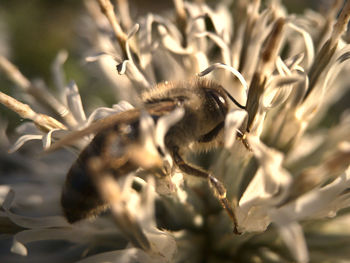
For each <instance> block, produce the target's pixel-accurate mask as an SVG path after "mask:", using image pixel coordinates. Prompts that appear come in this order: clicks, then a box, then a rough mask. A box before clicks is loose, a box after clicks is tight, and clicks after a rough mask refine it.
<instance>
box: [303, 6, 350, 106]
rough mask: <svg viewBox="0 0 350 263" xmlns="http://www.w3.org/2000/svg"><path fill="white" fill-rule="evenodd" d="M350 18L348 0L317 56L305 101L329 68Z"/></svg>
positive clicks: (310, 72)
mask: <svg viewBox="0 0 350 263" xmlns="http://www.w3.org/2000/svg"><path fill="white" fill-rule="evenodd" d="M349 18H350V1H349V0H347V1H346V3H345V5H344V7H343V9H342V11H341V13H340V15H339V18H338V19H337V22H336V23H335V25H334V27H333V31H332V35H331V37H330V38H329V39H328V40H327V41H326V43H325V44H324V45H323V47H322V48H321V50H320V52H319V53H318V55H317V56H316V58H315V60H314V63H313V64H312V66H311V68H310V71H309V79H310V84H309V88H308V90H307V91H306V93H305V96H304V101H305V100H306V98H307V97H308V96H309V94H310V93H311V91H312V90H313V89H314V87H315V85H316V83H317V81H318V78H319V76H321V75H322V72H323V71H324V69H325V68H326V67H327V65H328V64H329V61H330V60H331V58H332V57H333V55H334V53H335V51H336V49H337V46H338V42H339V40H340V38H341V36H342V34H343V33H344V32H345V31H346V29H347V25H348V22H349Z"/></svg>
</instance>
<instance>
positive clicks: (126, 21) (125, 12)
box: [116, 0, 133, 30]
mask: <svg viewBox="0 0 350 263" xmlns="http://www.w3.org/2000/svg"><path fill="white" fill-rule="evenodd" d="M116 4H117V7H118V10H119V14H120V19H121V22H122V25H123V26H124V27H125V28H126V29H127V30H129V29H131V27H132V24H133V23H132V20H131V18H130V11H129V1H128V0H116Z"/></svg>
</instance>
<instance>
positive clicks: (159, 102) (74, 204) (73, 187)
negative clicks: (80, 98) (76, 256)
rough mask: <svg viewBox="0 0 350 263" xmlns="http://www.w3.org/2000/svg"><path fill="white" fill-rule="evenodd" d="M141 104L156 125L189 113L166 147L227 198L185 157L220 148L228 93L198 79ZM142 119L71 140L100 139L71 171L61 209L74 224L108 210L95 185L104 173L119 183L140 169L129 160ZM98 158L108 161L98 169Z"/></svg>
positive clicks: (135, 114)
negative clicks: (173, 115) (172, 115)
mask: <svg viewBox="0 0 350 263" xmlns="http://www.w3.org/2000/svg"><path fill="white" fill-rule="evenodd" d="M142 100H143V102H144V104H145V109H146V110H147V111H148V113H149V114H150V116H151V117H152V118H153V120H154V121H155V122H157V120H158V119H159V118H160V117H161V116H164V115H166V114H168V113H170V112H171V111H173V110H174V109H176V108H177V107H182V108H183V109H184V116H183V117H182V118H181V119H180V120H179V121H178V122H177V123H176V124H174V125H173V126H171V127H170V128H169V130H168V132H167V133H166V135H165V137H164V144H165V147H166V148H167V150H168V151H169V152H170V154H171V156H172V158H173V159H174V163H175V165H176V166H177V167H178V168H179V169H180V170H182V171H183V172H185V173H188V174H191V175H194V176H199V177H204V178H207V179H209V181H210V182H211V183H212V184H214V187H216V188H218V189H217V192H219V194H220V191H221V192H223V191H224V190H223V189H222V185H221V183H220V184H219V182H217V180H216V179H213V178H212V177H210V175H209V174H208V173H207V172H205V171H203V170H201V169H200V168H196V167H193V166H191V165H189V164H187V163H186V162H184V160H183V159H182V155H183V154H184V153H185V152H186V151H188V149H189V148H194V149H196V150H198V149H199V150H201V149H208V148H211V147H215V146H217V144H218V143H220V138H221V135H222V132H223V127H224V121H225V117H226V114H227V112H228V101H227V96H226V91H225V90H224V89H223V88H222V87H221V86H220V85H218V84H216V83H214V82H211V81H207V80H199V79H195V80H192V81H188V82H183V83H179V84H173V83H162V84H159V85H157V86H156V87H155V88H154V89H153V90H151V91H150V92H148V93H146V94H144V95H143V96H142ZM140 113H141V111H140V110H131V111H126V112H122V113H118V114H116V115H118V116H112V117H110V118H108V117H107V118H106V119H105V120H101V121H99V122H97V123H96V124H93V125H94V128H90V131H87V132H84V131H83V132H78V133H77V135H72V136H71V138H74V137H78V136H79V134H84V133H85V134H87V133H90V132H91V133H96V135H95V137H94V139H93V140H92V141H91V143H90V144H89V145H88V146H87V147H86V148H85V149H84V150H83V151H82V152H81V154H80V155H79V157H78V159H77V161H76V162H75V163H74V164H73V165H72V167H71V168H70V170H69V172H68V175H67V178H66V182H65V185H64V188H63V192H62V198H61V204H62V207H63V211H64V214H65V216H66V218H67V220H68V221H69V222H70V223H74V222H76V221H78V220H81V219H84V218H87V217H90V216H93V215H97V214H98V213H99V212H101V211H102V210H103V209H105V206H106V203H105V202H104V200H102V198H101V197H100V194H99V190H98V188H97V186H96V184H95V179H94V178H96V176H99V173H108V174H112V175H113V177H115V178H116V179H118V178H119V177H121V176H124V175H126V174H128V173H130V172H132V171H134V170H136V169H138V168H139V167H138V165H137V164H135V163H134V162H133V161H132V160H131V159H130V158H128V157H127V156H128V154H127V151H128V146H129V145H131V144H137V143H139V138H140V134H139V133H140V131H139V130H140V129H139V125H140V118H139V117H140ZM69 140H70V139H69V138H68V139H67V141H69ZM63 144H64V143H63ZM96 158H102V160H103V165H100V167H99V168H96V167H95V166H96V165H94V161H95V160H96ZM222 195H223V196H224V193H223V194H222ZM220 198H221V197H220Z"/></svg>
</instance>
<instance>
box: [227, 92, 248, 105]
mask: <svg viewBox="0 0 350 263" xmlns="http://www.w3.org/2000/svg"><path fill="white" fill-rule="evenodd" d="M224 91H225V93H226V95H227V96H228V97H229V98H230V100H232V102H233V103H234V104H235V105H236V106H237V107H238V108H241V109H242V110H245V109H246V107H245V106H243V105H242V104H240V103H239V102H238V101H237V100H236V99H235V98H234V97H232V95H231V94H230V93H229V92H228V91H227V90H226V89H224Z"/></svg>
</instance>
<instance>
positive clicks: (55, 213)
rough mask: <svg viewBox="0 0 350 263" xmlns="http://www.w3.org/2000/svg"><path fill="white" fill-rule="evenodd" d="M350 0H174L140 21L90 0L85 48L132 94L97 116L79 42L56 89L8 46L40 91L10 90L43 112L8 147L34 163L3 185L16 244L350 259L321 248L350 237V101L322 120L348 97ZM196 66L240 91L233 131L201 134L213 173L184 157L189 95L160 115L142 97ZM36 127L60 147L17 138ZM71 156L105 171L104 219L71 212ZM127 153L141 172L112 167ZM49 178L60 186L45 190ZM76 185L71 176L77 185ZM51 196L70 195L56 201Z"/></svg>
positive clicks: (87, 256) (33, 135)
mask: <svg viewBox="0 0 350 263" xmlns="http://www.w3.org/2000/svg"><path fill="white" fill-rule="evenodd" d="M341 2H342V1H335V4H334V5H333V6H332V8H331V9H330V10H329V11H328V12H327V13H326V14H324V15H321V14H319V13H316V12H311V11H308V12H305V13H304V14H303V15H295V14H289V13H288V12H287V11H286V9H285V8H284V6H283V5H282V4H281V3H280V2H279V1H270V2H268V3H267V4H266V6H262V5H261V3H260V1H234V2H233V3H232V2H231V1H219V2H218V3H216V4H215V6H213V7H210V6H209V5H207V4H205V3H203V2H202V1H195V2H183V1H177V0H174V9H173V10H169V11H168V12H167V13H164V14H163V13H162V14H153V13H152V14H147V15H145V16H143V17H137V18H136V20H135V21H134V20H132V19H131V18H130V17H131V16H130V13H129V7H128V1H123V0H120V1H117V3H118V4H117V6H116V9H114V7H113V5H112V4H111V2H110V1H109V0H97V1H92V0H88V1H86V2H85V4H86V9H87V10H88V12H89V14H90V16H91V18H92V20H88V19H86V20H85V23H89V24H88V25H89V30H88V31H86V30H85V32H87V38H88V39H89V40H90V42H91V44H92V47H93V49H94V50H93V51H91V50H90V55H89V56H88V57H87V58H86V61H88V62H91V63H95V62H96V64H97V63H98V66H100V67H101V69H102V72H103V73H104V76H103V77H106V78H108V79H110V81H111V82H112V83H114V86H115V87H116V90H117V91H118V93H119V95H120V98H121V99H123V100H122V101H119V102H118V103H117V104H115V105H113V106H112V107H99V108H97V109H95V110H94V111H92V112H91V113H90V114H86V113H85V111H84V108H83V104H82V101H81V97H80V94H79V89H78V87H77V85H76V83H75V82H69V83H65V80H64V78H63V77H62V74H63V70H62V65H63V63H64V61H65V59H66V58H67V54H66V53H65V52H60V53H59V54H58V56H57V58H56V60H55V62H54V67H53V68H54V69H55V71H54V72H55V75H54V76H55V80H56V81H55V82H56V84H57V85H56V86H57V93H58V96H57V97H55V96H53V95H52V94H51V92H49V91H48V89H46V87H45V86H44V85H39V84H38V83H34V82H30V81H29V80H28V79H26V78H25V77H24V76H23V75H22V74H21V73H20V72H19V70H18V69H17V68H16V67H15V66H14V65H12V64H11V63H10V62H9V61H8V60H7V59H5V58H4V57H0V67H1V68H2V69H3V71H4V72H5V73H6V74H7V75H8V76H9V77H10V78H11V79H12V80H13V81H14V82H15V83H16V84H17V86H19V87H20V89H21V92H22V93H24V94H26V95H30V96H31V100H30V102H31V103H32V104H33V105H31V106H32V107H31V106H29V105H27V104H24V103H22V102H20V101H18V100H16V99H14V98H12V97H10V96H8V95H6V94H4V93H2V92H0V102H1V103H2V104H4V105H5V106H6V107H8V108H10V109H12V110H13V111H15V112H17V113H18V114H19V115H20V116H21V117H22V118H25V119H29V120H30V122H27V123H25V124H23V125H21V126H20V127H19V129H18V131H20V132H22V133H23V134H24V135H22V136H21V137H20V138H19V139H18V140H17V142H16V143H14V145H13V146H12V148H11V149H10V151H11V152H15V153H14V154H13V155H10V156H13V157H10V156H6V157H3V156H2V155H0V156H1V158H5V159H6V160H10V159H11V158H13V160H12V161H13V162H14V163H22V165H23V170H25V171H27V172H28V173H29V174H30V176H27V178H24V177H23V175H21V172H18V171H17V170H16V169H11V170H10V171H9V172H7V174H6V180H5V179H4V183H3V184H2V185H1V186H0V200H1V202H2V208H1V209H2V212H1V217H2V218H3V221H4V222H7V224H8V225H9V226H10V227H9V228H8V230H7V231H8V233H11V242H12V243H11V246H10V251H11V252H12V253H14V254H19V255H22V256H25V257H27V258H28V259H29V260H32V261H35V259H36V258H37V257H44V256H45V253H47V251H48V250H49V249H50V246H54V247H55V249H56V251H65V252H64V253H63V254H61V255H57V257H55V259H56V260H57V261H63V260H69V261H73V260H75V261H76V260H80V261H79V262H104V261H115V262H119V261H123V262H181V261H190V262H202V261H208V262H226V261H227V262H231V261H240V262H289V261H290V262H293V261H298V262H308V261H315V262H319V261H321V260H323V261H327V260H331V261H332V260H333V261H334V260H339V262H340V261H341V260H345V259H346V258H347V256H348V252H347V250H346V249H347V248H346V245H345V246H344V247H343V246H341V245H339V246H338V247H337V249H338V253H337V254H335V253H333V252H330V251H326V250H320V249H319V248H320V247H322V248H326V247H327V246H328V245H329V242H331V241H329V242H328V238H333V239H334V240H335V241H336V240H346V241H347V240H348V239H349V236H348V233H344V232H343V230H344V229H346V228H348V226H349V224H348V223H347V220H348V217H349V215H348V214H347V209H345V208H348V207H349V204H350V202H349V200H350V199H349V198H350V196H349V191H348V189H349V187H350V168H349V164H350V133H349V130H350V121H349V120H350V119H349V111H348V110H344V111H343V112H342V113H341V115H340V117H339V121H338V122H337V123H336V125H333V126H332V127H325V126H324V125H322V121H323V120H324V119H325V118H328V117H329V115H330V112H331V110H332V107H333V105H334V104H336V103H337V102H338V101H339V100H340V99H341V98H342V96H347V95H346V94H348V89H347V87H348V85H349V83H348V82H347V80H348V78H347V74H346V73H347V70H348V67H349V63H348V59H349V57H350V56H349V54H350V53H349V52H350V49H349V44H348V43H347V42H346V40H345V38H344V34H345V31H346V26H347V24H348V21H349V17H350V2H349V1H346V2H345V4H344V5H341ZM101 11H102V12H101ZM338 12H340V13H339V16H337V13H338ZM196 78H199V79H202V78H206V79H211V80H212V81H213V82H210V83H217V84H218V85H220V86H222V87H223V88H224V89H225V92H226V93H227V97H228V98H229V99H228V100H229V101H230V107H229V110H228V112H227V114H226V113H225V122H224V123H222V125H221V126H217V127H216V129H217V130H218V131H216V130H215V129H214V132H213V133H215V132H217V134H219V135H218V136H217V138H216V137H215V136H214V135H213V136H211V137H213V138H215V139H216V142H215V143H213V144H210V145H209V146H208V145H206V146H205V147H203V148H202V149H205V150H207V152H206V153H204V154H202V155H195V154H194V152H195V150H196V149H198V144H200V143H201V142H202V143H203V141H204V142H205V143H206V141H205V140H203V139H201V138H198V140H197V141H195V142H194V143H191V144H189V145H188V147H186V148H187V149H188V152H186V153H185V154H186V155H187V156H186V157H187V159H188V160H193V161H194V162H195V161H196V162H197V163H199V165H200V166H203V167H207V168H208V167H209V168H208V169H209V170H210V171H211V172H208V173H205V172H203V171H202V170H201V169H199V171H201V172H203V173H205V174H208V177H207V179H208V180H202V179H198V178H195V177H191V169H192V168H188V167H185V168H182V169H181V165H182V167H183V166H186V163H185V162H184V161H183V160H182V159H181V157H180V156H178V155H176V154H175V155H174V153H173V152H171V150H172V149H169V142H168V138H169V134H170V133H171V131H172V130H171V129H172V127H176V125H177V124H178V123H179V122H181V120H182V119H183V118H184V116H187V115H186V108H184V107H181V103H178V104H179V105H176V107H175V106H174V107H173V108H171V110H168V111H167V112H166V113H167V114H159V115H157V117H156V118H155V117H154V115H155V114H156V113H157V114H158V113H159V111H160V110H159V109H157V108H151V109H150V108H147V105H146V104H147V103H145V100H142V98H144V95H143V94H144V93H151V94H154V93H157V92H159V90H160V89H161V87H163V86H166V87H168V86H171V85H173V84H171V83H182V84H181V85H186V83H193V81H194V80H193V79H196ZM191 81H192V82H191ZM183 83H185V84H183ZM188 85H190V84H188ZM216 99H218V100H220V99H221V100H224V98H223V97H220V96H217V97H216ZM167 100H168V99H166V98H163V99H162V100H161V103H167ZM223 102H225V100H224V101H221V103H223ZM216 103H217V104H216V105H219V104H220V102H219V101H216ZM164 105H165V104H164ZM33 106H35V107H36V106H40V107H42V108H44V109H46V110H47V111H46V112H51V113H52V116H50V114H49V113H47V114H46V113H45V114H43V113H38V112H36V111H35V110H34V109H33V108H34V107H33ZM147 110H148V111H147ZM161 110H163V111H164V107H162V108H161ZM125 112H127V113H128V114H129V115H132V116H134V115H135V116H137V125H138V126H137V128H135V127H134V126H133V124H132V123H131V122H127V121H124V122H123V121H122V120H121V119H122V118H124V117H121V116H126V115H125ZM152 113H153V114H152ZM130 118H131V117H130ZM111 123H112V124H111ZM113 124H115V125H116V126H117V127H118V128H117V130H118V132H119V134H118V133H116V134H114V133H108V134H107V135H108V136H107V135H106V136H105V137H104V138H105V141H106V142H108V143H103V145H105V148H103V147H102V148H103V150H101V151H100V152H99V154H97V155H96V156H95V155H93V154H91V151H92V150H91V149H93V147H95V146H96V144H97V142H98V139H96V137H97V136H96V137H95V139H94V135H95V134H96V133H97V134H101V133H103V132H104V131H106V130H107V129H109V128H110V127H111V126H112V125H113ZM123 124H125V125H123ZM118 125H119V126H118ZM186 127H187V126H186ZM219 128H220V130H219ZM2 129H4V128H2ZM186 129H191V127H189V126H188V127H187V128H186ZM135 131H136V132H135ZM169 131H170V132H169ZM134 133H137V134H138V135H137V136H136V135H134ZM203 133H204V132H203ZM67 134H68V135H67ZM121 134H122V135H123V136H124V137H125V136H126V135H127V139H125V138H122V139H121V137H122V136H121ZM125 134H126V135H125ZM210 134H211V133H209V135H210ZM209 135H208V137H205V138H209V137H210V136H209ZM135 136H136V137H137V139H135ZM172 136H180V135H178V134H175V135H174V134H172ZM211 137H210V138H211ZM98 138H100V137H98ZM130 138H131V139H130ZM33 139H35V140H37V139H39V140H42V141H43V148H44V149H49V151H50V150H51V152H50V153H48V154H47V155H46V156H45V157H44V158H43V159H41V160H38V159H35V158H34V159H33V157H31V156H30V154H31V152H36V151H37V149H36V150H35V149H34V148H35V147H36V146H33V149H34V150H33V149H30V150H28V151H29V153H28V154H26V153H18V152H16V151H17V150H18V149H19V148H20V147H22V146H23V144H24V143H26V142H27V141H29V140H33ZM181 139H182V140H185V139H186V138H177V140H181ZM213 140H214V139H213ZM3 141H5V139H4V140H3ZM125 141H127V142H128V143H125ZM208 141H209V142H208V143H210V142H211V140H209V139H208ZM52 142H54V144H53V145H52ZM87 145H88V146H87ZM91 145H92V146H91ZM63 146H64V147H66V148H68V149H71V150H73V152H75V153H76V154H78V155H79V154H80V153H81V152H82V151H83V154H81V155H80V157H79V158H80V159H79V160H83V162H82V164H80V163H78V162H74V164H73V161H72V160H67V159H74V158H76V157H72V156H71V155H70V156H69V157H70V158H67V157H64V155H65V153H66V152H63V151H64V150H59V151H56V152H52V151H53V150H54V149H55V150H57V149H58V148H60V147H63ZM97 146H99V145H97ZM212 146H215V147H214V148H215V149H212V148H213V147H212ZM85 147H87V148H85ZM89 147H90V148H89ZM84 149H85V150H84ZM86 149H88V150H86ZM106 152H107V153H106ZM86 154H90V155H93V158H85V157H84V156H85V155H86ZM110 155H112V156H114V159H113V158H112V161H110V160H109V159H108V158H109V156H110ZM116 156H117V157H116ZM125 158H127V161H128V162H132V164H133V165H136V168H135V169H132V170H130V171H129V170H128V169H129V168H128V167H129V166H126V165H125V166H123V165H124V164H120V163H123V162H124V161H125V160H124V159H125ZM22 160H24V161H22ZM62 163H63V165H62ZM71 165H73V166H72V167H74V169H75V168H77V167H78V168H77V169H81V168H82V167H83V168H84V169H85V170H84V171H85V172H86V173H89V174H90V173H91V177H89V180H91V182H90V181H89V183H91V184H92V185H93V191H95V192H96V193H97V194H96V196H98V200H97V201H96V202H97V203H98V205H96V206H99V208H98V209H99V212H101V211H102V210H105V208H106V206H108V207H109V208H110V209H109V210H108V211H109V212H105V214H103V215H102V216H99V217H97V218H96V220H95V221H87V220H85V221H82V222H79V223H76V224H68V223H67V222H66V220H65V219H64V217H63V216H62V213H61V212H60V208H59V200H58V199H59V197H58V196H59V192H60V188H61V186H62V185H63V180H64V176H65V174H66V173H67V171H68V167H69V166H71ZM113 165H118V166H117V167H118V168H120V167H123V168H125V170H126V171H127V172H125V174H122V175H120V174H119V172H116V171H114V170H113V169H106V167H108V168H112V167H114V166H113ZM59 166H61V167H64V169H58V168H57V167H59ZM191 167H192V166H191ZM186 169H187V170H186ZM193 169H195V168H193ZM50 170H51V171H50ZM49 171H50V172H51V173H52V174H53V175H50V176H48V175H47V174H46V173H48V172H49ZM87 171H88V172H87ZM186 171H187V172H186ZM69 173H70V172H69ZM186 173H188V174H190V175H188V174H186ZM116 174H117V175H116ZM192 175H195V173H192ZM69 176H70V175H69ZM202 177H205V176H202ZM12 178H19V179H20V180H17V181H16V180H14V181H13V180H12ZM2 180H3V179H2ZM82 180H85V179H82ZM67 182H70V183H71V181H69V180H67ZM39 183H40V184H43V185H45V188H42V189H41V190H40V191H38V190H37V184H39ZM73 183H76V182H75V181H73ZM79 183H81V182H79ZM84 183H86V182H84ZM81 184H83V183H81ZM79 186H80V185H79ZM79 186H78V187H79ZM69 187H70V186H67V183H66V185H65V189H67V188H69ZM50 189H54V190H52V191H53V193H54V194H53V195H50V194H49V193H48V191H51V190H50ZM64 191H66V190H64ZM24 194H27V195H28V196H29V199H28V200H24V198H23V195H24ZM21 196H22V197H21ZM68 196H69V195H68ZM73 197H74V195H73ZM73 197H72V198H73ZM86 198H87V200H89V198H90V197H86ZM101 200H102V201H101ZM68 201H69V200H68ZM99 202H101V203H99ZM220 203H221V205H220ZM50 204H51V205H53V206H54V207H55V209H51V210H50V209H48V206H49V205H50ZM31 207H34V208H35V209H34V210H33V211H35V212H34V213H31V212H30V211H29V210H30V208H31ZM41 208H43V209H44V208H45V209H48V210H47V211H46V210H45V209H44V210H41ZM81 209H82V208H81ZM76 210H79V207H76ZM225 210H226V212H228V215H230V216H228V215H227V213H225ZM339 211H341V212H342V213H340V215H338V212H339ZM336 216H337V217H336ZM230 219H231V220H230ZM343 228H344V229H343ZM234 229H235V230H236V231H237V232H241V233H242V235H235V234H234V233H233V232H234V231H233V230H234ZM344 231H345V230H344ZM315 237H317V239H316V238H315ZM325 240H327V244H325V243H324V242H323V241H325ZM52 241H55V242H56V243H50V242H52ZM58 241H63V242H62V243H59V242H58ZM281 241H282V242H281ZM45 242H46V243H47V244H45ZM32 244H34V245H33V246H32ZM35 244H38V246H37V247H35ZM334 244H335V245H334V246H336V242H334ZM32 247H33V248H32ZM31 249H33V252H31ZM286 251H287V252H286ZM325 251H326V252H325ZM57 253H58V252H57ZM14 254H11V253H10V254H9V253H7V254H6V257H7V259H10V260H15V259H16V257H15V256H14Z"/></svg>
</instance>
